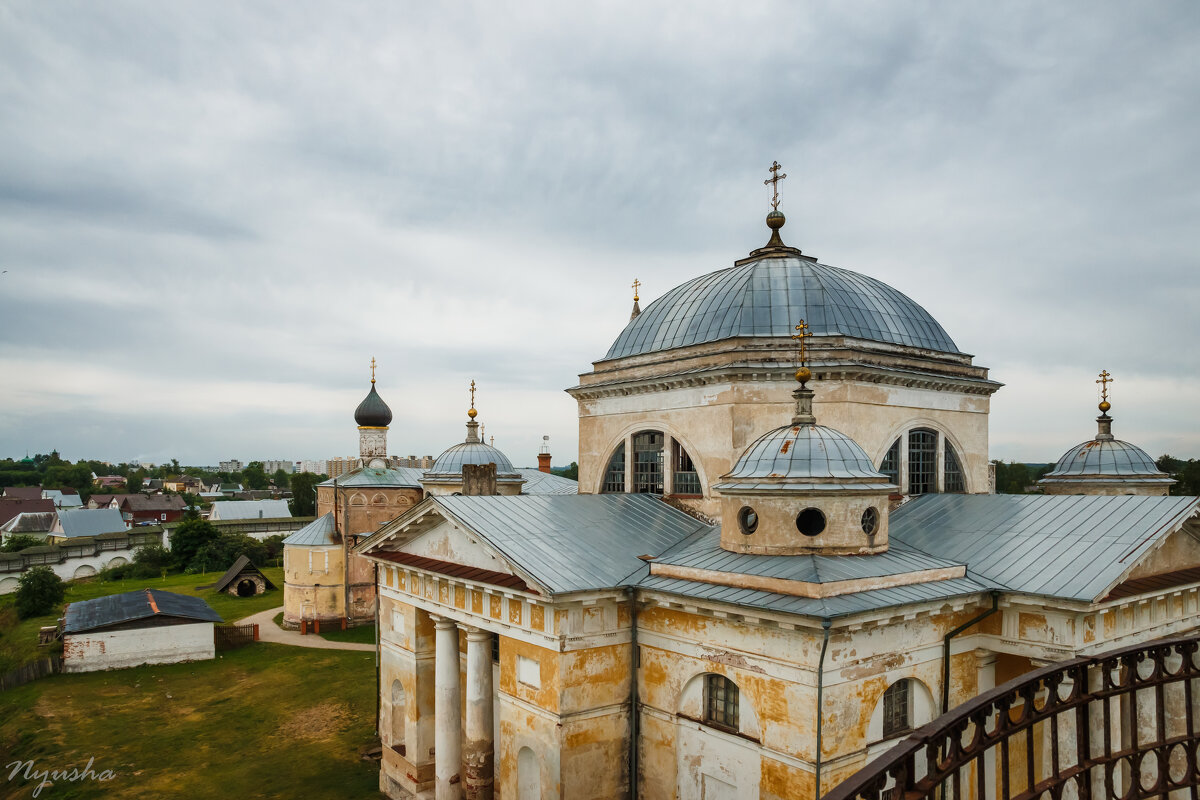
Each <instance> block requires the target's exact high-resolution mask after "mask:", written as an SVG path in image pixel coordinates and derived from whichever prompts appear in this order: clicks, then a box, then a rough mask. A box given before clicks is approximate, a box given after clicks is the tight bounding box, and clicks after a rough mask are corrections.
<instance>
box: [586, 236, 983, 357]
mask: <svg viewBox="0 0 1200 800" xmlns="http://www.w3.org/2000/svg"><path fill="white" fill-rule="evenodd" d="M799 319H804V320H805V321H806V322H807V323H808V326H809V329H810V330H811V332H812V333H813V334H814V335H816V336H835V335H842V336H853V337H856V338H860V339H869V340H872V341H878V342H888V343H891V344H898V345H909V346H912V347H920V348H925V349H929V350H938V351H942V352H947V353H957V352H959V350H958V348H957V347H956V346H955V344H954V341H953V340H952V339H951V338H950V337H949V335H947V333H946V331H945V330H944V329H943V328H942V326H941V325H939V324H938V323H937V321H936V320H935V319H934V318H933V317H932V316H930V315H929V312H927V311H926V310H925V309H923V308H921V306H919V305H917V304H916V303H915V302H913V301H912V300H911V299H910V298H908V297H906V296H905V295H903V294H901V293H900V292H898V291H896V290H895V289H893V288H892V287H890V286H888V285H887V284H885V283H883V282H882V281H878V280H875V279H874V278H868V277H867V276H865V275H859V274H858V273H855V272H851V271H849V270H845V269H839V268H838V267H831V266H828V265H825V264H817V263H815V262H812V261H808V260H806V259H803V258H769V259H762V260H760V261H755V262H753V263H750V264H744V265H742V266H735V267H730V268H728V269H723V270H719V271H717V272H712V273H709V274H708V275H703V276H701V277H699V278H694V279H692V280H690V281H687V282H686V283H683V284H681V285H679V286H676V287H675V288H674V289H672V290H671V291H669V292H667V293H666V294H665V295H663V296H662V297H660V298H658V299H657V300H655V301H654V302H653V303H651V304H650V305H648V306H647V307H646V309H645V311H643V312H642V313H641V314H639V315H638V316H637V317H634V318H633V319H632V320H631V321H630V322H629V324H628V325H627V326H625V330H623V331H622V332H621V335H620V336H618V337H617V340H616V341H615V342H613V345H612V347H611V348H609V350H608V354H607V355H605V357H604V359H602V360H607V359H612V358H623V357H625V356H632V355H638V354H641V353H651V352H656V351H660V350H669V349H671V348H674V347H686V346H688V345H693V344H701V343H703V342H715V341H719V340H721V339H730V338H733V337H739V336H773V337H787V336H791V335H792V333H794V330H793V327H794V326H795V324H796V321H797V320H799Z"/></svg>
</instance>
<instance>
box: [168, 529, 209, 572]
mask: <svg viewBox="0 0 1200 800" xmlns="http://www.w3.org/2000/svg"><path fill="white" fill-rule="evenodd" d="M217 536H218V534H217V529H216V528H215V527H213V526H212V524H211V523H209V522H206V521H205V520H202V519H195V518H193V519H188V520H187V521H186V522H184V523H183V524H182V525H180V526H179V527H178V528H176V529H175V530H173V531H172V532H171V556H172V557H173V558H174V560H175V563H176V564H178V565H179V567H180V568H190V566H191V564H192V563H193V562H194V561H195V560H196V556H197V554H198V553H199V552H200V550H201V549H202V548H203V547H204V546H205V545H207V544H210V543H212V542H213V541H215V540H216V539H217Z"/></svg>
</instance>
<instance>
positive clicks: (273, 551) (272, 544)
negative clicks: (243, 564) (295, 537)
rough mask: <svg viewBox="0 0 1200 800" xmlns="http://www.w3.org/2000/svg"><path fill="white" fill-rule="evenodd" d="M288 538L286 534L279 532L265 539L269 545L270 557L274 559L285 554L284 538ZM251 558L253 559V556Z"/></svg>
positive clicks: (268, 552) (265, 542)
mask: <svg viewBox="0 0 1200 800" xmlns="http://www.w3.org/2000/svg"><path fill="white" fill-rule="evenodd" d="M286 538H287V535H286V534H283V533H277V534H275V535H274V536H268V537H267V538H265V539H263V544H264V545H266V547H267V558H268V559H270V560H271V561H274V560H275V559H277V558H279V557H280V556H282V555H283V540H284V539H286ZM251 560H252V561H253V558H251ZM259 566H261V565H259Z"/></svg>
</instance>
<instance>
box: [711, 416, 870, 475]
mask: <svg viewBox="0 0 1200 800" xmlns="http://www.w3.org/2000/svg"><path fill="white" fill-rule="evenodd" d="M763 478H797V479H801V480H800V481H799V482H803V480H805V479H809V478H818V479H831V480H838V479H871V480H874V481H876V482H877V483H880V484H888V483H889V481H888V478H887V476H886V475H884V474H882V473H880V472H879V471H878V470H876V469H875V465H874V464H872V463H871V459H870V458H869V457H868V456H867V454H866V453H864V452H863V449H862V448H861V447H859V446H858V443H857V442H855V441H854V440H853V439H851V438H850V437H849V436H847V435H846V434H844V433H842V432H841V431H836V430H834V429H833V428H826V427H825V426H824V425H785V426H784V427H782V428H776V429H775V430H773V431H771V432H770V433H768V434H766V435H764V436H762V437H760V438H759V439H758V441H756V442H754V444H752V445H750V446H749V447H748V448H746V452H745V453H743V454H742V457H741V458H739V459H738V462H737V465H736V466H735V467H734V468H733V470H732V471H731V472H730V473H729V474H728V475H725V476H723V477H722V478H721V482H720V483H719V484H717V486H716V488H718V489H722V488H733V487H735V486H736V487H739V488H740V487H741V485H742V484H744V483H746V482H749V483H751V484H757V483H758V481H759V480H761V479H763Z"/></svg>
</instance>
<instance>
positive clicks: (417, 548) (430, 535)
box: [395, 517, 516, 575]
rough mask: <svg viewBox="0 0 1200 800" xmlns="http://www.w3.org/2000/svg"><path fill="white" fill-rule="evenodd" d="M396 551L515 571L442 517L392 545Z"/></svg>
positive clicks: (488, 549) (509, 572) (502, 571)
mask: <svg viewBox="0 0 1200 800" xmlns="http://www.w3.org/2000/svg"><path fill="white" fill-rule="evenodd" d="M395 551H396V552H400V553H408V554H409V555H413V556H420V557H421V558H430V559H433V560H435V561H444V562H447V563H450V564H456V565H458V566H461V567H473V568H475V569H486V570H490V571H492V572H500V573H503V574H505V575H515V574H516V573H515V572H513V570H512V568H511V567H510V566H509V564H508V562H507V561H505V560H504V559H503V558H502V557H501V556H499V555H498V554H497V553H496V552H495V550H493V549H492V548H491V547H490V546H488V545H486V544H484V543H483V542H482V541H481V540H480V539H479V538H477V537H475V536H472V535H471V534H470V533H468V532H467V531H465V530H463V529H462V528H459V527H458V526H457V525H455V524H454V523H452V522H450V521H449V520H447V519H445V518H444V517H443V518H441V521H440V523H438V524H436V525H435V526H434V527H433V528H431V529H430V530H428V531H425V532H424V533H422V534H420V535H418V536H417V537H416V538H414V539H411V540H410V541H408V542H406V543H405V544H403V545H401V546H400V547H397V548H395Z"/></svg>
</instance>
